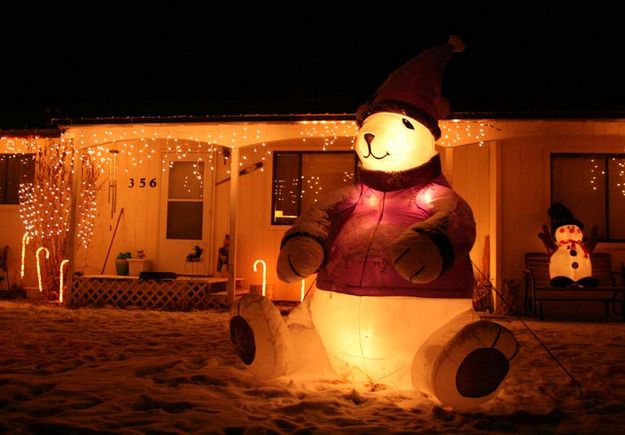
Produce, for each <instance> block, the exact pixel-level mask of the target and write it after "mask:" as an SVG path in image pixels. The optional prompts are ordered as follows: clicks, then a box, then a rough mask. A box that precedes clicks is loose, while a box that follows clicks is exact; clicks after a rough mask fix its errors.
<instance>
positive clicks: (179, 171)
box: [168, 162, 204, 199]
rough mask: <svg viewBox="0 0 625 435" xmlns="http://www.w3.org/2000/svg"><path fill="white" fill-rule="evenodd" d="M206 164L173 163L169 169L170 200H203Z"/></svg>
mask: <svg viewBox="0 0 625 435" xmlns="http://www.w3.org/2000/svg"><path fill="white" fill-rule="evenodd" d="M203 175H204V162H173V163H172V165H171V167H170V168H169V191H168V192H169V196H168V197H169V199H202V197H203V192H204V179H203Z"/></svg>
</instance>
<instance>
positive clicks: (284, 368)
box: [230, 36, 518, 410]
mask: <svg viewBox="0 0 625 435" xmlns="http://www.w3.org/2000/svg"><path fill="white" fill-rule="evenodd" d="M463 48H464V47H463V43H462V41H461V40H460V39H459V38H457V37H453V36H452V37H451V38H450V40H449V42H448V43H447V44H444V45H442V46H439V47H435V48H433V49H430V50H428V51H425V52H423V53H422V54H420V55H419V56H417V57H416V58H414V59H412V60H411V61H409V62H408V63H407V64H405V65H404V66H402V67H401V68H399V69H398V70H397V71H395V72H394V73H393V74H391V75H390V76H389V78H388V79H387V80H386V81H385V82H384V83H383V85H382V86H381V87H380V88H379V89H378V91H377V92H376V94H375V95H374V97H373V98H372V100H371V101H370V102H369V103H368V104H366V105H364V106H363V107H362V108H361V109H360V110H359V113H358V122H359V126H360V128H359V133H358V138H357V144H356V152H357V153H358V157H359V158H360V162H361V165H360V168H359V183H358V184H355V185H352V186H349V187H346V188H343V189H342V190H339V191H337V192H334V193H332V194H330V195H329V196H327V197H326V198H324V199H323V200H322V201H320V202H319V203H317V204H315V205H314V206H312V207H311V208H310V209H309V210H307V211H306V212H305V213H304V214H303V215H302V216H301V217H300V218H298V220H297V221H296V222H295V223H294V225H293V226H292V227H291V228H290V229H289V230H288V231H287V232H286V234H285V236H284V238H283V240H282V243H281V250H280V255H279V258H278V264H277V272H278V276H279V277H280V279H281V280H283V281H286V282H299V281H301V280H302V279H303V278H305V277H308V276H310V275H311V274H313V273H317V274H318V275H317V280H316V288H315V290H314V292H312V293H311V294H310V295H308V296H307V297H306V299H305V300H304V302H303V303H302V304H300V305H299V306H298V307H297V308H296V309H295V310H293V311H292V312H291V313H290V315H289V316H288V317H287V318H286V321H283V319H282V318H281V316H280V314H279V312H278V310H277V309H276V308H275V307H274V306H273V305H272V304H271V302H270V301H268V300H267V299H265V298H263V297H261V296H259V295H252V294H250V295H245V296H243V297H242V298H240V299H238V300H237V301H236V302H235V304H234V306H233V308H232V310H231V323H230V333H231V340H232V342H233V344H234V346H235V350H236V352H237V353H238V355H239V356H240V357H241V359H242V360H243V361H244V362H245V364H247V366H248V367H249V369H250V370H252V371H253V372H254V373H255V374H256V376H257V377H258V378H264V379H267V378H272V377H277V376H282V375H287V374H288V375H291V376H292V375H294V374H297V373H299V374H304V373H306V372H308V373H310V372H312V373H322V372H324V371H326V370H327V371H329V372H333V373H334V374H335V375H336V376H339V377H340V378H343V379H346V380H349V381H352V382H364V383H368V384H371V385H379V384H384V385H387V386H391V387H394V388H414V389H418V390H419V391H422V392H425V393H426V394H429V395H430V397H432V398H433V399H434V400H438V401H439V402H441V403H442V404H444V405H448V406H451V407H453V408H455V409H457V410H470V409H474V408H475V407H477V406H478V405H480V404H481V403H483V402H485V401H487V400H489V399H491V398H492V397H494V395H495V394H496V392H497V390H498V388H499V387H500V386H501V383H502V382H503V380H504V379H505V377H506V376H507V374H508V373H509V370H510V365H511V361H512V360H513V359H514V357H515V356H516V354H517V350H518V344H517V341H516V339H515V338H514V336H513V335H512V334H511V333H510V332H509V331H508V330H507V329H506V328H504V327H502V326H500V325H498V324H496V323H492V322H488V321H480V320H477V318H476V316H475V315H474V313H473V312H472V300H471V296H472V290H473V272H472V267H471V263H470V259H469V251H470V249H471V247H472V245H473V242H474V239H475V222H474V219H473V214H472V212H471V209H470V208H469V206H468V205H467V203H466V202H465V201H464V200H463V199H462V198H461V197H460V196H459V195H458V194H456V193H455V192H454V191H453V190H452V188H451V187H450V186H449V184H448V182H447V180H446V179H445V177H444V176H443V174H442V172H441V164H440V159H439V156H438V154H437V152H436V149H435V140H436V139H437V138H438V137H440V134H441V133H440V129H439V127H438V122H437V120H438V119H441V118H442V117H444V116H445V115H446V113H447V109H446V105H445V103H444V100H443V99H442V98H441V96H440V89H441V78H442V73H443V70H444V67H445V64H446V63H447V60H448V59H449V57H450V56H451V54H452V52H454V51H461V50H462V49H463Z"/></svg>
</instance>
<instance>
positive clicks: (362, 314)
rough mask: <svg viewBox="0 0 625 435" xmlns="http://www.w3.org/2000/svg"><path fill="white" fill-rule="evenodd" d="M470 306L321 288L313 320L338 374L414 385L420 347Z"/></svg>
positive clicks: (315, 299)
mask: <svg viewBox="0 0 625 435" xmlns="http://www.w3.org/2000/svg"><path fill="white" fill-rule="evenodd" d="M471 310H472V302H471V300H470V299H440V298H414V297H403V296H386V297H375V296H353V295H348V294H343V293H334V292H331V291H326V290H319V289H316V290H315V292H314V294H313V299H312V301H311V314H312V320H313V323H314V324H315V328H316V329H317V331H318V332H319V335H320V336H321V340H322V341H323V344H324V346H325V348H326V351H327V354H328V357H329V360H330V363H331V364H332V368H333V369H334V371H335V372H336V374H337V375H339V376H340V377H342V378H345V379H348V380H350V381H353V382H371V383H380V384H385V385H388V386H393V387H397V388H410V387H411V381H410V369H411V364H412V361H413V358H414V356H415V353H416V352H417V350H418V349H419V347H420V346H421V345H422V344H423V343H424V342H425V341H426V340H427V339H428V338H429V337H430V336H431V335H432V334H433V333H434V332H435V331H436V330H438V329H439V328H441V327H442V326H443V325H445V324H446V323H447V322H449V321H450V320H451V319H453V318H454V317H456V316H458V315H459V314H461V313H466V312H467V311H471Z"/></svg>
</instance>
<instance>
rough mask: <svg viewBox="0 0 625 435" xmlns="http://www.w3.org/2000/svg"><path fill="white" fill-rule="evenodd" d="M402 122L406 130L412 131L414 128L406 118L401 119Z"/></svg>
mask: <svg viewBox="0 0 625 435" xmlns="http://www.w3.org/2000/svg"><path fill="white" fill-rule="evenodd" d="M402 122H403V123H404V125H405V126H406V128H409V129H410V130H414V126H413V125H412V124H411V123H410V121H408V120H407V119H406V118H402Z"/></svg>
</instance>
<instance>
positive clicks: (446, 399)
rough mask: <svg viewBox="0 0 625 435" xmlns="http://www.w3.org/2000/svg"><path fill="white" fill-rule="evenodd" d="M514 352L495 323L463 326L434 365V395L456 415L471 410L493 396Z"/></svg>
mask: <svg viewBox="0 0 625 435" xmlns="http://www.w3.org/2000/svg"><path fill="white" fill-rule="evenodd" d="M518 350H519V344H518V343H517V341H516V339H515V338H514V335H512V333H511V332H510V331H509V330H508V329H506V328H504V327H503V326H501V325H499V324H497V323H493V322H488V321H479V322H475V323H471V324H469V325H466V326H465V327H464V328H462V329H461V330H460V331H458V333H457V334H456V335H455V336H454V337H453V338H452V339H451V340H450V341H449V342H448V343H447V345H445V347H444V348H443V350H442V351H441V353H440V354H439V356H438V358H437V359H436V361H435V362H434V370H433V372H432V387H433V392H434V394H435V395H436V397H437V398H438V400H440V401H441V403H443V404H444V405H449V406H451V407H453V408H454V409H456V410H458V411H470V410H472V409H475V408H476V407H477V406H479V405H480V404H482V403H484V402H486V401H488V400H490V399H492V398H493V397H494V396H495V394H496V392H497V390H498V389H499V387H500V386H501V384H502V382H503V381H504V379H505V378H506V376H507V375H508V373H509V372H510V367H511V361H512V360H513V359H514V357H515V356H516V355H517V353H518Z"/></svg>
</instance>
